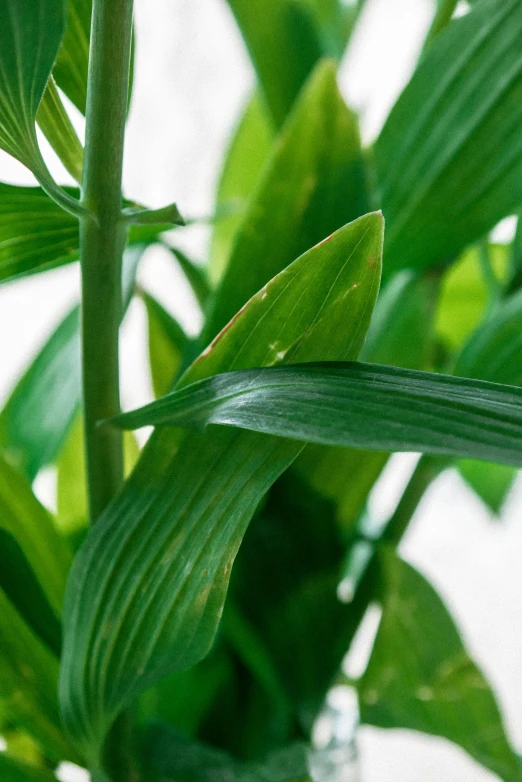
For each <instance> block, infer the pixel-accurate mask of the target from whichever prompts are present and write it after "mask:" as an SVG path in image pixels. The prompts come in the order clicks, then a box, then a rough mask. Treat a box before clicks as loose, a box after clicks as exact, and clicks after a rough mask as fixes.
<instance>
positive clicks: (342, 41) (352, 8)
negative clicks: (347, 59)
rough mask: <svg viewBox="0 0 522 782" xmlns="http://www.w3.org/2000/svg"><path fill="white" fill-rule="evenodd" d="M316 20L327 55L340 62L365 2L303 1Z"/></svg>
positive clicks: (342, 0)
mask: <svg viewBox="0 0 522 782" xmlns="http://www.w3.org/2000/svg"><path fill="white" fill-rule="evenodd" d="M302 2H303V5H305V6H308V7H309V8H310V11H311V12H312V14H313V17H314V19H315V25H316V27H317V30H318V32H319V37H320V39H321V44H322V46H321V48H322V51H323V53H324V54H325V55H327V56H328V57H334V58H335V59H337V60H340V59H341V57H342V56H343V54H344V50H345V47H346V44H347V42H348V39H349V37H350V33H351V32H352V29H353V26H354V24H355V22H356V20H357V17H358V15H359V13H360V10H361V9H362V7H363V6H364V0H354V1H353V2H346V0H302Z"/></svg>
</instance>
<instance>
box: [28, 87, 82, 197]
mask: <svg viewBox="0 0 522 782" xmlns="http://www.w3.org/2000/svg"><path fill="white" fill-rule="evenodd" d="M36 121H37V122H38V125H39V127H40V129H41V131H42V132H43V134H44V135H45V137H46V138H47V141H48V142H49V144H50V145H51V147H52V148H53V149H54V151H55V152H56V154H57V155H58V157H59V158H60V160H61V162H62V163H63V165H64V167H65V169H66V170H67V171H68V172H69V174H70V175H71V176H72V178H73V179H74V180H75V181H76V182H78V184H81V181H82V165H83V147H82V145H81V143H80V139H79V138H78V136H77V134H76V131H75V129H74V127H73V125H72V123H71V120H70V119H69V116H68V114H67V112H66V111H65V108H64V106H63V103H62V101H61V98H60V95H59V94H58V90H57V89H56V84H55V82H54V79H53V77H52V76H51V77H50V78H49V81H48V82H47V89H46V90H45V92H44V95H43V98H42V100H41V102H40V106H39V107H38V114H37V115H36Z"/></svg>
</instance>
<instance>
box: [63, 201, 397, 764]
mask: <svg viewBox="0 0 522 782" xmlns="http://www.w3.org/2000/svg"><path fill="white" fill-rule="evenodd" d="M381 241H382V218H381V217H380V215H378V214H373V215H367V216H366V217H363V218H361V219H360V220H357V221H355V222H354V223H351V224H350V225H348V226H345V227H344V228H343V229H341V230H340V231H338V232H337V233H336V234H334V236H333V237H332V238H331V239H330V240H329V241H328V242H325V243H322V244H321V245H319V246H317V247H315V248H313V249H312V250H310V251H309V252H307V253H305V254H304V255H303V256H301V257H300V258H299V259H298V260H297V261H295V262H294V263H293V264H292V265H290V266H289V267H288V268H287V269H285V270H284V271H283V272H282V273H281V274H280V275H278V276H277V277H276V278H275V279H274V280H272V281H271V282H270V283H269V285H268V286H267V287H266V289H263V290H262V291H260V292H259V293H258V294H257V295H256V296H255V297H254V298H253V299H252V300H251V301H250V302H249V304H248V305H247V306H246V307H245V308H244V309H243V310H242V311H241V312H240V313H238V314H237V316H236V317H235V318H234V320H233V321H232V322H231V323H230V324H229V325H228V326H227V328H226V329H224V330H223V332H222V333H221V335H220V336H219V337H218V339H217V340H215V341H214V343H212V345H210V346H209V348H208V349H207V350H205V351H204V353H203V354H202V355H201V356H200V358H199V359H198V360H196V362H195V363H194V365H193V366H192V368H191V369H190V370H189V371H188V372H187V373H186V375H185V377H184V379H183V380H182V383H183V384H187V383H190V382H191V381H195V380H196V379H199V378H203V377H205V376H208V375H211V374H213V373H215V372H217V371H220V370H221V371H222V370H223V369H233V368H235V367H237V368H241V367H248V366H252V365H256V364H259V363H263V364H266V365H269V364H273V363H275V362H281V361H283V360H284V359H285V357H286V360H288V359H289V358H292V359H295V360H303V359H304V358H307V359H311V360H313V359H314V358H317V357H319V356H320V357H325V358H334V357H335V358H345V357H347V356H348V357H349V356H355V355H357V353H358V352H359V350H360V347H361V345H362V342H363V340H364V335H365V333H366V329H367V326H368V323H369V319H370V316H371V311H372V309H373V303H374V300H375V297H376V292H377V286H378V280H379V259H380V251H381V247H382V245H381ZM368 259H371V263H370V264H368V263H367V261H368ZM375 259H377V260H375ZM300 449H301V446H299V445H296V444H295V443H293V442H286V441H281V440H278V439H276V438H270V437H264V436H260V435H257V434H251V433H248V434H246V433H243V432H238V431H216V430H214V431H212V432H209V433H208V434H201V435H192V436H190V437H183V435H182V434H181V433H179V432H176V431H174V432H171V431H169V430H164V431H163V432H161V433H156V434H155V435H153V437H152V438H151V440H150V441H149V444H148V445H147V448H146V449H145V451H144V453H143V455H142V457H141V458H140V461H139V463H138V466H137V468H136V470H135V471H134V473H133V474H132V476H131V478H130V480H129V481H128V482H127V485H126V488H125V490H124V491H123V493H122V494H121V495H120V497H119V498H118V499H117V500H115V501H114V503H112V504H111V505H110V506H109V508H107V511H106V512H105V513H104V514H103V515H102V517H101V518H100V519H99V521H98V522H97V524H96V526H95V527H94V528H92V529H91V531H90V532H89V535H88V537H87V540H86V542H85V544H84V545H83V547H82V549H81V550H80V552H79V554H78V555H77V557H76V560H75V564H74V565H73V569H72V571H71V576H70V580H69V585H68V590H67V599H66V608H65V619H64V627H65V639H64V653H63V657H62V669H61V687H60V700H61V704H62V711H63V715H64V721H65V724H66V726H67V728H68V730H69V731H70V733H71V734H72V735H73V736H74V737H75V739H76V741H77V742H78V744H79V745H81V746H82V747H84V748H85V751H86V752H87V754H88V755H89V756H90V757H91V758H92V759H93V761H92V762H93V764H96V762H97V755H98V752H99V748H100V745H101V743H102V741H103V737H104V735H105V733H106V731H107V729H108V727H109V726H110V724H111V722H112V721H113V719H114V717H115V716H116V714H117V713H118V712H119V710H120V709H121V708H122V707H123V705H124V704H125V703H126V702H127V701H128V700H129V699H130V698H131V697H132V696H134V695H136V694H137V693H139V692H140V691H142V690H143V689H145V688H146V687H147V686H150V685H151V684H152V683H153V682H154V681H156V680H157V679H159V678H160V677H161V676H163V675H165V674H167V673H168V672H172V671H174V670H176V669H182V668H184V667H189V666H190V665H193V664H194V663H196V662H197V661H198V660H199V659H201V658H202V657H203V656H204V655H205V654H206V653H207V651H208V649H209V647H210V645H211V643H212V640H213V638H214V635H215V632H216V629H217V626H218V623H219V619H220V615H221V611H222V607H223V601H224V598H225V594H226V590H227V586H228V580H229V577H230V569H231V566H232V563H233V561H234V558H235V555H236V553H237V549H238V547H239V545H240V542H241V539H242V537H243V534H244V531H245V529H246V527H247V525H248V523H249V521H250V518H251V516H252V514H253V513H254V511H255V509H256V507H257V505H258V503H259V501H260V499H261V498H262V496H263V495H264V493H265V492H266V491H267V489H268V488H269V487H270V485H271V484H272V483H273V482H274V480H275V479H276V478H277V477H278V476H279V475H280V474H281V472H282V471H283V470H284V469H285V468H286V467H287V466H288V465H289V464H290V463H291V462H292V461H293V459H294V458H295V456H296V455H297V454H298V453H299V451H300ZM131 595H132V598H131V599H130V600H129V598H130V597H131ZM95 693H96V695H95Z"/></svg>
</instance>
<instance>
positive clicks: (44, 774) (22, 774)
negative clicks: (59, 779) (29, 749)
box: [0, 752, 56, 782]
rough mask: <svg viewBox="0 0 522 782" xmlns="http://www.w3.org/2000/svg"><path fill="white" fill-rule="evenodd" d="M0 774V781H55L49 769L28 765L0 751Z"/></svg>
mask: <svg viewBox="0 0 522 782" xmlns="http://www.w3.org/2000/svg"><path fill="white" fill-rule="evenodd" d="M0 776H1V778H2V782H56V777H55V776H54V774H51V772H50V771H46V770H45V769H43V768H36V767H35V766H30V765H28V764H27V763H23V762H22V761H20V760H17V759H16V758H13V757H10V756H9V755H6V754H5V752H1V753H0Z"/></svg>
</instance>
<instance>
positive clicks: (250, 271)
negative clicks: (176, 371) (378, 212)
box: [203, 62, 369, 342]
mask: <svg viewBox="0 0 522 782" xmlns="http://www.w3.org/2000/svg"><path fill="white" fill-rule="evenodd" d="M368 208H369V207H368V192H367V183H366V170H365V164H364V160H363V156H362V152H361V146H360V139H359V132H358V128H357V122H356V119H355V117H354V116H353V115H352V114H351V112H350V111H349V110H348V109H347V107H346V105H345V103H344V101H343V99H342V97H341V95H340V93H339V90H338V88H337V84H336V80H335V67H334V65H333V63H331V62H324V63H321V64H320V65H318V66H317V68H316V70H315V71H314V73H313V75H312V77H311V79H310V81H309V82H308V84H307V85H306V87H305V89H304V91H303V93H302V95H301V96H300V99H299V101H298V103H297V105H296V106H295V109H294V110H293V112H292V114H291V116H290V117H289V119H288V122H287V124H286V125H285V128H284V130H283V132H282V135H281V137H280V138H279V141H278V143H277V145H276V147H275V149H274V152H273V155H272V157H271V159H270V161H269V162H268V163H267V167H266V169H265V170H264V174H263V178H262V180H261V182H260V184H259V189H258V191H257V193H256V196H255V198H254V199H253V200H252V201H251V203H250V206H249V209H248V212H247V214H246V215H245V218H244V220H243V223H242V225H241V228H240V230H239V232H238V234H237V235H236V240H235V243H234V247H233V250H232V253H231V256H230V259H229V262H228V265H227V269H226V273H225V275H224V277H223V279H222V281H221V285H220V286H219V288H218V290H217V292H216V295H215V300H214V302H213V306H212V307H211V308H210V310H209V319H208V322H207V324H206V326H205V329H204V339H203V341H204V342H207V341H209V340H210V339H212V338H213V337H214V336H215V335H216V334H217V332H218V331H220V329H221V328H223V327H224V326H225V325H226V323H227V322H228V321H229V320H230V318H232V317H233V315H234V313H235V312H237V310H238V309H239V308H240V307H242V306H243V304H244V303H245V302H246V301H247V300H248V299H249V298H250V297H251V296H253V295H254V293H255V292H256V291H258V290H259V289H260V288H261V287H262V286H263V285H265V283H267V282H268V280H270V279H271V278H272V277H274V276H275V275H276V274H278V273H279V272H280V271H281V269H284V268H285V266H287V265H288V264H289V263H290V262H291V261H292V259H293V258H295V257H296V256H298V255H299V254H300V253H302V252H304V251H305V250H306V249H307V248H308V247H311V246H312V245H314V244H316V243H317V242H319V241H321V240H322V239H324V237H325V236H327V235H328V234H330V233H332V231H335V230H337V229H338V228H340V226H341V225H344V224H345V223H347V222H348V221H350V220H353V219H354V218H356V217H358V216H359V215H360V214H363V213H364V212H367V211H368Z"/></svg>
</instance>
